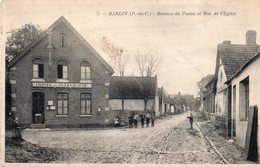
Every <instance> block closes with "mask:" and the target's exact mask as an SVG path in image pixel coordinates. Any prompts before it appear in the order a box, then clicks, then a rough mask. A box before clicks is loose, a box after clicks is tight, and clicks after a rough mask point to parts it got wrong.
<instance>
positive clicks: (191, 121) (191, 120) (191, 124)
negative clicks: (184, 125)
mask: <svg viewBox="0 0 260 167" xmlns="http://www.w3.org/2000/svg"><path fill="white" fill-rule="evenodd" d="M187 118H189V120H190V128H191V129H193V115H192V113H190V116H189V117H187Z"/></svg>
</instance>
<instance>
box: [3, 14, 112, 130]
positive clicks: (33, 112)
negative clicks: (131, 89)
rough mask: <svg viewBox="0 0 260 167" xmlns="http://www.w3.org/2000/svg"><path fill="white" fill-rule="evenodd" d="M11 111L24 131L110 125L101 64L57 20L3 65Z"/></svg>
mask: <svg viewBox="0 0 260 167" xmlns="http://www.w3.org/2000/svg"><path fill="white" fill-rule="evenodd" d="M7 72H8V74H9V76H8V77H9V82H10V84H11V108H12V110H13V111H14V112H15V115H16V117H17V118H18V121H19V123H21V124H22V125H24V126H43V127H45V126H46V127H50V126H85V125H90V124H95V125H97V124H104V123H105V124H108V123H110V122H111V121H112V120H108V119H107V118H108V115H109V107H108V106H109V93H108V92H109V82H110V77H111V75H112V74H113V73H114V71H113V69H112V68H111V67H110V66H109V64H107V63H106V62H105V60H104V59H103V58H102V57H101V56H100V55H99V54H98V53H97V52H96V51H95V50H94V49H93V48H92V47H91V46H90V45H89V43H88V42H87V41H86V40H85V39H84V38H83V37H82V36H81V35H80V34H79V33H78V32H77V31H76V30H75V29H74V28H73V27H72V26H71V24H70V23H69V22H68V21H67V20H66V19H65V18H64V17H60V18H59V19H58V20H57V21H56V22H55V23H53V24H52V25H51V26H50V27H49V28H48V29H47V30H46V31H44V32H43V33H42V34H40V35H39V37H38V38H37V39H36V40H35V41H34V42H32V43H31V44H30V45H29V46H28V47H26V48H25V49H24V50H23V51H22V53H21V54H20V55H18V56H17V57H15V58H14V59H13V60H12V61H11V62H10V63H9V64H8V66H7Z"/></svg>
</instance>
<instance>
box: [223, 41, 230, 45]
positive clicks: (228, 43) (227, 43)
mask: <svg viewBox="0 0 260 167" xmlns="http://www.w3.org/2000/svg"><path fill="white" fill-rule="evenodd" d="M222 44H226V45H230V44H231V41H223V42H222Z"/></svg>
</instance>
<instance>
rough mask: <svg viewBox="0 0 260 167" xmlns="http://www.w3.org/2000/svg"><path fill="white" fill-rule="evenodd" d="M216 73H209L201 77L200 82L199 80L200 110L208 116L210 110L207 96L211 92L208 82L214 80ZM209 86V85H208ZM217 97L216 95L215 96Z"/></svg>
mask: <svg viewBox="0 0 260 167" xmlns="http://www.w3.org/2000/svg"><path fill="white" fill-rule="evenodd" d="M213 78H214V75H212V74H208V75H206V76H204V77H203V78H201V80H200V81H199V82H197V84H198V86H199V92H198V93H199V97H200V106H198V107H199V111H200V112H201V113H202V115H203V116H205V117H208V111H207V107H206V106H207V102H206V98H205V97H206V96H207V95H208V93H209V92H210V90H209V86H208V84H209V83H210V82H211V81H213ZM206 86H207V87H206ZM214 97H215V96H214Z"/></svg>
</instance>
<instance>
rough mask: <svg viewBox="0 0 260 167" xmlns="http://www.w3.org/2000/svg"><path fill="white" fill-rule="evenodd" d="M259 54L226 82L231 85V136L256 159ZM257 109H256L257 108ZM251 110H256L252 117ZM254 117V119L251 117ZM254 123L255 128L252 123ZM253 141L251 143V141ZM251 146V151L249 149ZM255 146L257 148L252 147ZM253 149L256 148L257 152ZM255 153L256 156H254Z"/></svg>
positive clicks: (259, 131) (259, 147) (259, 144)
mask: <svg viewBox="0 0 260 167" xmlns="http://www.w3.org/2000/svg"><path fill="white" fill-rule="evenodd" d="M259 67H260V54H259V53H258V54H257V55H256V56H255V57H253V58H252V59H251V60H250V61H248V62H247V63H246V64H245V65H244V66H243V67H242V68H240V70H239V71H237V72H236V74H235V75H233V76H232V77H231V78H230V79H229V80H228V82H227V84H228V85H229V86H230V87H231V90H232V91H231V96H232V98H231V99H232V100H231V111H232V114H231V115H232V131H231V132H232V133H231V135H232V138H233V139H235V141H236V143H237V144H238V145H239V146H240V147H242V148H243V149H245V150H246V153H247V154H248V156H251V157H249V158H253V159H251V160H254V161H256V160H257V159H259V158H258V157H259V155H260V139H259V137H258V136H259V135H260V129H259V128H258V127H259V118H260V115H259V113H258V115H257V112H258V110H259V106H260V101H259V99H260V91H259V90H260V78H259V76H260V68H259ZM257 109H258V110H257ZM253 112H256V115H255V116H256V117H255V118H254V115H253ZM252 118H254V119H255V120H254V119H252ZM254 123H256V126H255V128H251V129H250V127H254V126H253V124H254ZM250 142H251V144H250ZM252 142H253V143H252ZM250 146H251V151H250ZM252 147H256V148H258V149H252ZM254 150H258V151H257V153H256V152H254ZM256 155H257V158H256Z"/></svg>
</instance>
